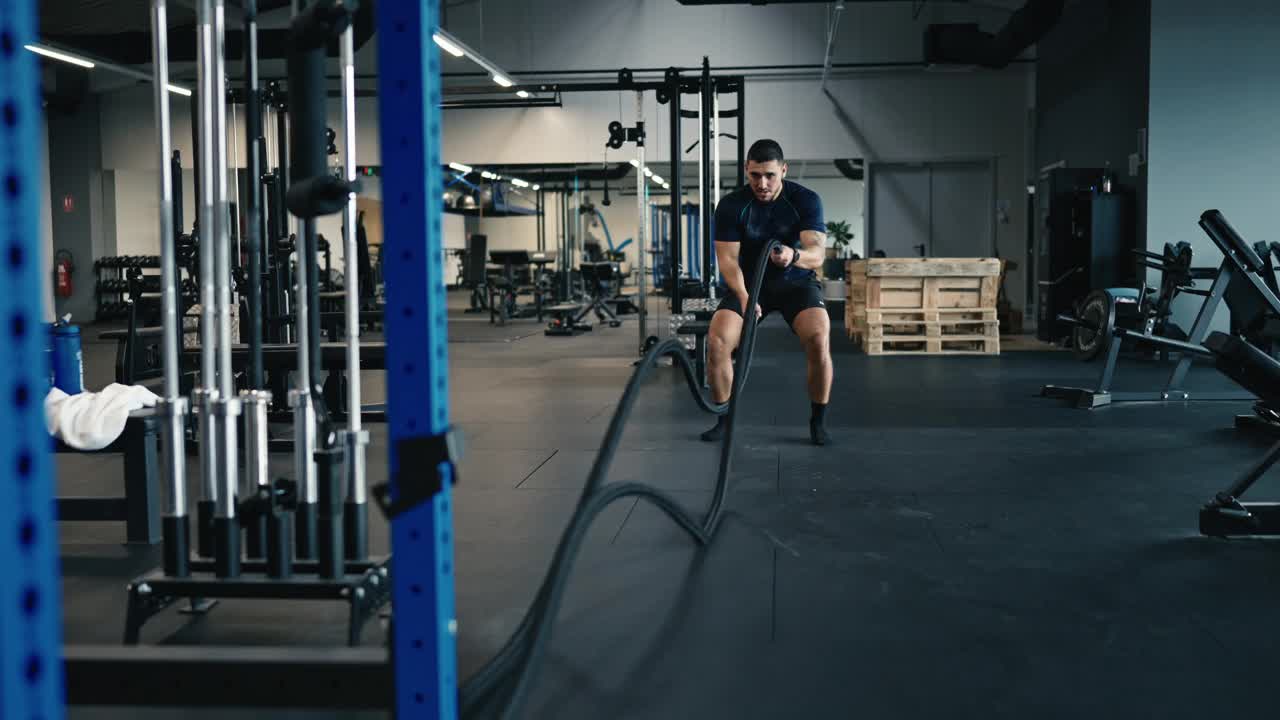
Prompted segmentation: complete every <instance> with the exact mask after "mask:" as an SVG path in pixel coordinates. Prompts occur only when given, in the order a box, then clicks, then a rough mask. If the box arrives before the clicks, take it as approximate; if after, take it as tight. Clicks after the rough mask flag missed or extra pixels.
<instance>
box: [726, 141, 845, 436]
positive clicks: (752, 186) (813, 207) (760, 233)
mask: <svg viewBox="0 0 1280 720" xmlns="http://www.w3.org/2000/svg"><path fill="white" fill-rule="evenodd" d="M746 172H747V183H748V184H747V186H746V187H743V188H740V189H738V190H736V191H734V192H732V193H730V194H728V195H726V196H725V197H724V198H722V199H721V200H720V204H719V205H718V206H717V207H716V218H715V219H716V223H715V233H716V238H715V240H716V258H717V259H718V260H719V262H720V274H721V276H722V277H723V284H722V285H721V287H720V294H721V296H722V298H723V299H722V300H721V301H720V306H719V307H718V308H717V309H716V313H715V315H714V316H712V318H711V329H710V332H709V333H708V334H707V356H708V357H707V373H708V379H709V380H710V383H711V393H712V399H714V400H715V401H716V402H718V403H722V402H726V401H728V399H729V393H730V392H731V391H732V389H733V362H732V353H733V351H734V350H735V349H737V347H738V340H739V338H740V337H741V335H742V322H743V314H742V312H743V308H745V307H746V305H747V283H748V282H750V280H751V278H753V277H754V273H755V264H756V261H757V257H758V256H759V255H760V251H761V249H762V248H763V247H764V246H765V245H766V244H767V243H768V242H769V241H770V240H777V241H778V242H780V243H782V246H783V247H782V248H780V249H778V250H775V251H774V252H772V253H770V255H769V260H768V262H769V266H768V267H767V268H766V269H765V274H764V284H763V285H762V286H761V288H760V298H759V300H760V301H759V303H757V305H756V307H754V308H752V310H753V311H754V312H755V314H756V317H757V318H760V319H763V318H764V316H766V315H768V314H769V313H771V312H773V311H775V310H777V311H779V312H781V313H782V317H783V319H784V320H786V321H787V324H788V325H790V326H791V332H792V333H794V334H795V335H796V337H798V338H799V339H800V344H801V345H802V346H803V347H804V351H805V356H806V358H807V368H806V371H807V375H808V381H809V400H810V401H811V403H812V415H811V416H810V418H809V438H810V439H811V440H812V441H813V443H814V444H815V445H826V444H827V443H828V442H830V441H831V438H830V436H829V435H828V434H827V430H826V428H825V427H824V424H823V423H824V421H825V417H826V412H827V403H828V402H829V400H830V398H831V375H832V372H831V351H830V344H829V341H828V339H829V337H830V334H831V321H830V319H829V318H828V317H827V308H826V305H825V303H823V301H822V284H821V283H820V282H819V281H818V277H817V273H815V272H814V271H815V270H816V269H817V268H819V267H821V266H822V261H823V259H824V258H825V256H826V251H825V249H824V246H825V243H826V237H827V235H826V230H827V228H826V225H825V224H824V223H823V218H822V200H821V198H819V197H818V195H817V193H815V192H813V191H812V190H810V189H808V188H806V187H804V186H802V185H799V184H797V183H794V182H791V181H790V180H787V179H785V178H786V176H787V162H786V159H785V158H784V157H783V155H782V147H781V146H780V145H778V143H776V142H774V141H773V140H758V141H756V143H755V144H753V145H752V146H751V149H750V150H749V151H747V167H746ZM724 421H725V418H724V416H721V417H720V419H719V420H718V421H717V422H716V426H715V427H714V428H711V429H710V430H708V431H706V432H704V433H703V434H702V439H703V440H707V441H715V440H719V439H720V437H721V435H722V433H723V432H724Z"/></svg>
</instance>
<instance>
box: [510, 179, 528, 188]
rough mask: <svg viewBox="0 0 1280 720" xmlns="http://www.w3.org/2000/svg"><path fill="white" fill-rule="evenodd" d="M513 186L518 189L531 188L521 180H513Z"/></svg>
mask: <svg viewBox="0 0 1280 720" xmlns="http://www.w3.org/2000/svg"><path fill="white" fill-rule="evenodd" d="M511 184H512V185H515V186H516V187H529V183H527V182H525V181H523V180H521V179H520V178H511Z"/></svg>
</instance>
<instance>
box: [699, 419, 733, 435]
mask: <svg viewBox="0 0 1280 720" xmlns="http://www.w3.org/2000/svg"><path fill="white" fill-rule="evenodd" d="M727 417H728V416H727V415H720V416H718V417H717V418H716V426H715V427H713V428H711V429H710V430H707V431H706V432H704V433H702V439H703V440H705V441H707V442H715V441H717V440H719V439H720V438H721V437H723V436H724V426H725V423H726V422H727V420H726V418H727Z"/></svg>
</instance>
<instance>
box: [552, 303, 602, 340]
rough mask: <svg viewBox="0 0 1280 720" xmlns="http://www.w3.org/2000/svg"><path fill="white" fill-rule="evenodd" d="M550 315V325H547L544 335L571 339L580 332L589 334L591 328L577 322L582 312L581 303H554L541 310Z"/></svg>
mask: <svg viewBox="0 0 1280 720" xmlns="http://www.w3.org/2000/svg"><path fill="white" fill-rule="evenodd" d="M543 310H545V311H546V312H547V313H548V314H550V315H551V323H550V324H548V325H547V329H546V330H545V331H544V333H543V334H544V335H549V336H552V337H572V336H574V335H577V334H578V333H581V332H591V326H590V325H586V324H583V323H579V322H578V321H577V319H576V318H577V315H578V313H579V312H580V311H581V310H582V304H581V303H556V304H555V305H547V306H546V307H544V308H543Z"/></svg>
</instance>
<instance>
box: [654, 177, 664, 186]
mask: <svg viewBox="0 0 1280 720" xmlns="http://www.w3.org/2000/svg"><path fill="white" fill-rule="evenodd" d="M653 181H654V182H656V183H658V184H659V185H661V184H663V181H662V176H661V175H654V176H653Z"/></svg>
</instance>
